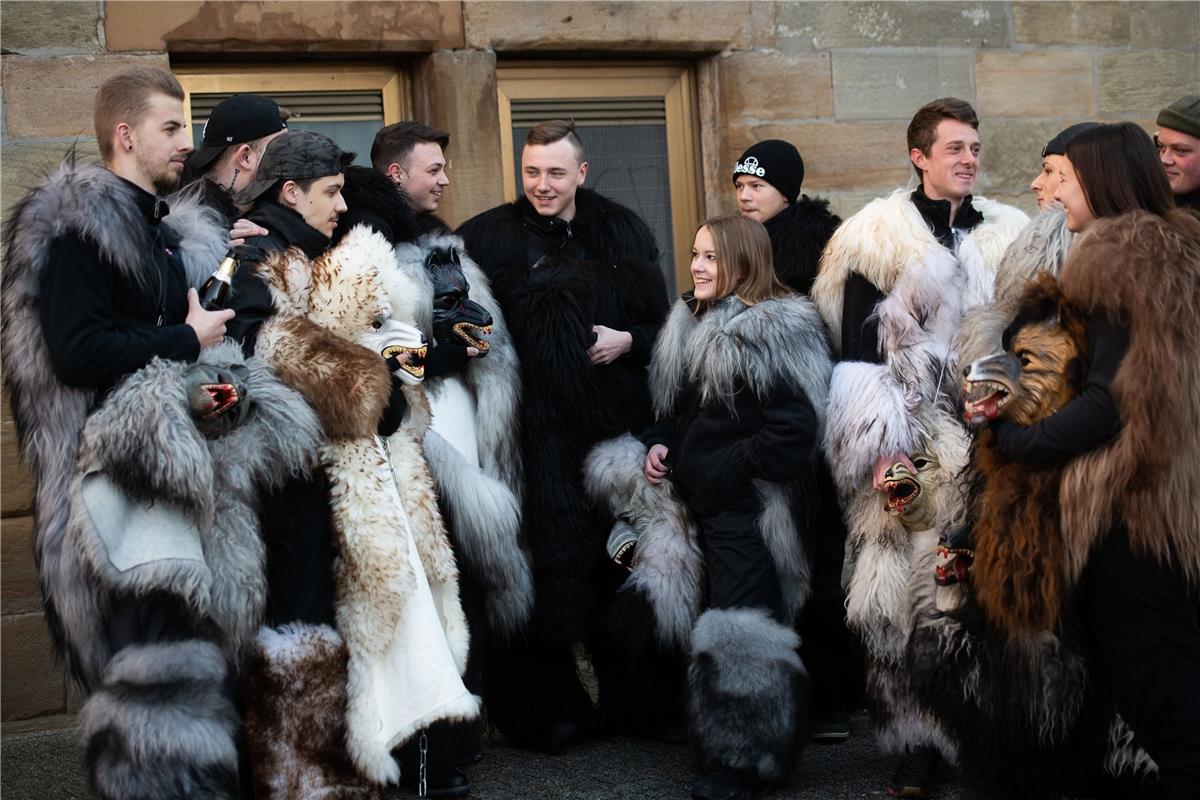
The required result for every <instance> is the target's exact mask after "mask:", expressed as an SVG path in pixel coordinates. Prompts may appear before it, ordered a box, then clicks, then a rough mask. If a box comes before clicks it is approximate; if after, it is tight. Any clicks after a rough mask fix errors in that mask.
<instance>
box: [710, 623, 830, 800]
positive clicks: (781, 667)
mask: <svg viewBox="0 0 1200 800" xmlns="http://www.w3.org/2000/svg"><path fill="white" fill-rule="evenodd" d="M799 647H800V637H799V636H797V635H796V633H795V631H793V630H791V629H789V628H787V627H784V626H783V625H780V624H779V623H778V622H776V621H774V620H773V619H771V617H770V616H769V615H768V614H767V613H766V612H764V611H761V610H758V609H744V608H739V609H711V610H709V611H706V612H705V613H704V614H703V615H702V616H701V617H700V620H699V621H698V622H697V623H696V629H695V631H694V632H693V634H692V660H691V665H690V666H689V667H688V686H689V689H690V692H689V699H688V718H689V723H688V727H689V731H688V733H689V739H690V741H691V744H692V749H693V751H694V752H695V755H696V759H697V761H698V763H699V766H700V769H701V770H702V771H705V772H707V771H709V770H713V769H717V768H721V767H724V768H727V769H733V770H738V771H741V772H747V773H750V774H752V775H753V776H754V778H755V779H756V780H757V781H758V782H759V783H761V784H773V783H778V782H780V781H782V780H783V779H784V778H785V777H786V776H787V774H788V773H789V772H790V771H791V769H792V767H793V766H794V765H795V763H796V759H797V758H798V757H799V752H800V748H801V746H802V744H803V736H804V730H803V724H802V722H803V720H805V719H807V717H808V714H807V709H806V706H807V702H808V688H809V687H808V673H807V672H806V671H805V669H804V664H803V663H802V662H801V661H800V655H799V653H798V649H799Z"/></svg>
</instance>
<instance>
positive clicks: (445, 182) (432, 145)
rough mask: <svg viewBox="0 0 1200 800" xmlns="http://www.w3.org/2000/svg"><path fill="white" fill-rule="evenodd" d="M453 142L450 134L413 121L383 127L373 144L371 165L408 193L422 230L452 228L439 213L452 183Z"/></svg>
mask: <svg viewBox="0 0 1200 800" xmlns="http://www.w3.org/2000/svg"><path fill="white" fill-rule="evenodd" d="M449 144H450V134H448V133H446V132H445V131H439V130H437V129H436V128H431V127H429V126H428V125H424V124H422V123H420V122H412V121H405V122H397V123H394V124H392V125H388V126H386V127H384V128H380V129H379V132H378V133H376V134H375V141H374V142H373V143H372V144H371V166H373V167H374V168H375V171H376V172H379V173H381V174H383V175H386V176H387V177H388V180H390V181H391V182H392V184H393V185H394V186H396V187H397V188H398V189H400V190H401V191H402V192H403V193H404V199H405V200H406V201H407V203H408V207H409V208H410V209H411V210H412V212H413V214H415V215H416V218H417V225H418V227H419V229H420V231H421V233H428V232H430V231H438V232H447V231H449V228H448V227H447V226H446V223H444V222H442V220H441V219H439V218H438V216H437V210H438V205H439V204H440V203H441V202H442V195H443V194H444V193H445V191H446V187H447V186H449V185H450V176H449V174H447V169H448V168H449V166H450V164H449V160H448V159H447V158H446V147H447V146H449Z"/></svg>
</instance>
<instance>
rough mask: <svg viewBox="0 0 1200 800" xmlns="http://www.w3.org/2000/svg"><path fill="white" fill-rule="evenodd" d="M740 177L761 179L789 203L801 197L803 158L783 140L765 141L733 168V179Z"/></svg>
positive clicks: (754, 146)
mask: <svg viewBox="0 0 1200 800" xmlns="http://www.w3.org/2000/svg"><path fill="white" fill-rule="evenodd" d="M739 175H752V176H754V177H757V178H761V179H763V180H764V181H766V182H767V183H769V184H771V185H772V186H774V187H775V188H776V189H778V190H779V193H780V194H782V195H783V196H784V197H785V198H786V199H787V201H788V202H789V203H794V202H796V198H797V197H799V196H800V184H801V183H803V182H804V159H802V158H800V151H799V150H797V149H796V146H795V145H793V144H791V143H790V142H785V141H783V140H782V139H765V140H763V141H761V142H759V143H758V144H755V145H751V147H750V148H749V149H748V150H747V151H746V152H744V153H742V157H741V158H739V159H738V160H737V163H736V164H734V165H733V180H734V181H735V182H736V181H737V179H738V176H739Z"/></svg>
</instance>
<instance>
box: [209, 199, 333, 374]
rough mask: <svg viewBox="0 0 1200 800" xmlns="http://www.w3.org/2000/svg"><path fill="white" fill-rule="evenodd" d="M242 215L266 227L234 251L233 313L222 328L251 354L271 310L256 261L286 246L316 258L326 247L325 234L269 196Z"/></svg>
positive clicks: (269, 296)
mask: <svg viewBox="0 0 1200 800" xmlns="http://www.w3.org/2000/svg"><path fill="white" fill-rule="evenodd" d="M246 219H248V220H250V221H251V222H253V223H255V224H257V225H261V226H262V227H264V228H266V229H267V234H266V235H265V236H254V237H251V238H249V239H247V240H246V243H245V244H243V245H242V246H241V247H239V248H238V249H237V251H236V253H235V255H237V258H238V271H237V273H236V274H235V275H234V276H233V291H232V292H231V294H230V300H229V308H232V309H233V310H234V311H235V312H236V316H235V317H234V318H233V319H231V320H230V321H229V323H228V324H227V325H226V326H225V332H226V335H227V336H229V337H230V338H231V339H234V340H236V341H238V342H241V344H242V350H243V351H245V353H246V355H247V356H251V355H254V343H255V340H256V339H257V338H258V329H259V328H260V327H262V324H263V322H265V321H266V320H267V319H268V318H269V317H271V316H273V315H274V314H275V305H274V302H273V301H272V300H271V292H270V290H269V289H268V288H267V284H266V281H264V280H263V279H262V278H261V277H260V276H259V275H258V271H257V266H256V265H258V264H260V263H262V262H263V261H265V260H266V258H267V256H269V255H270V254H271V253H276V252H281V251H284V250H287V249H288V248H289V247H298V248H300V250H302V251H304V255H306V256H308V257H309V258H310V259H312V258H316V257H317V256H319V255H321V253H324V252H325V250H326V249H327V248H328V247H329V237H328V236H326V235H325V234H323V233H321V232H320V231H319V230H317V229H316V228H313V227H312V226H310V225H309V224H308V223H307V222H305V221H304V217H302V216H300V214H298V213H297V212H295V211H293V210H291V209H290V208H285V207H284V206H281V205H279V204H278V203H275V202H273V201H271V200H260V201H259V202H258V204H257V205H256V206H255V207H254V208H253V209H252V210H251V211H250V213H249V214H247V215H246Z"/></svg>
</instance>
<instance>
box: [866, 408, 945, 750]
mask: <svg viewBox="0 0 1200 800" xmlns="http://www.w3.org/2000/svg"><path fill="white" fill-rule="evenodd" d="M921 425H922V429H923V430H926V431H928V434H927V438H926V439H925V440H924V441H923V443H922V445H921V447H920V448H919V449H917V450H913V451H910V455H911V457H912V458H913V459H917V458H918V457H920V456H924V457H925V458H927V459H928V460H929V462H930V464H932V465H933V466H932V467H931V473H930V474H929V475H927V476H923V477H922V481H921V482H922V484H923V486H925V489H924V490H923V495H922V501H923V502H925V503H929V504H931V506H932V508H931V510H930V512H929V513H928V515H927V519H928V520H929V526H928V527H927V528H925V529H923V530H908V529H907V528H905V526H904V525H902V524H901V523H900V521H899V519H898V518H896V517H892V516H890V515H888V513H887V512H886V511H885V510H884V501H883V497H884V496H883V495H882V494H881V493H879V492H875V491H873V490H872V489H871V487H870V486H869V485H867V486H863V487H859V488H858V489H857V490H856V491H855V492H854V493H853V494H851V495H850V496H849V497H848V502H847V503H846V519H847V527H848V528H849V529H850V531H851V535H850V539H849V541H848V542H847V549H848V551H849V555H850V558H849V559H848V561H849V562H850V564H851V566H850V567H849V570H850V579H849V584H848V586H847V589H846V621H847V624H848V625H849V626H850V627H851V629H852V630H854V632H855V633H856V634H858V636H859V637H860V639H861V640H862V641H863V643H864V644H865V646H866V650H867V657H868V668H867V693H868V700H869V702H870V705H871V712H872V714H871V716H872V723H873V725H874V728H875V736H876V740H877V741H878V742H879V746H880V748H881V749H882V750H883V751H884V752H886V753H903V752H905V751H906V750H911V749H913V748H916V747H921V746H925V745H929V746H933V747H936V748H937V749H938V750H939V751H940V752H941V753H942V754H943V755H944V756H945V757H946V758H947V759H948V760H953V759H954V756H955V744H954V743H953V741H952V740H951V738H950V737H948V736H947V735H946V733H945V732H944V731H943V729H942V728H941V726H939V725H938V724H937V723H936V721H935V720H934V719H933V717H931V716H930V715H929V714H928V713H927V712H926V711H925V710H924V709H923V708H922V707H921V706H920V704H919V703H918V702H917V700H916V697H915V696H914V694H913V692H912V689H911V687H910V686H909V676H908V671H907V668H906V667H905V663H904V656H905V648H906V646H907V643H908V639H909V635H910V634H911V632H912V621H911V607H912V604H913V602H914V597H915V596H917V595H918V594H919V593H921V592H922V591H926V590H930V591H931V590H932V586H933V578H934V575H933V569H932V566H931V563H932V556H933V555H934V553H935V552H936V550H937V544H938V538H939V536H940V535H941V534H942V532H944V531H945V530H947V529H948V528H949V527H950V526H951V525H953V524H954V523H955V522H957V521H959V520H960V519H961V517H962V514H963V504H964V500H965V496H964V495H963V493H962V492H961V490H960V488H959V486H958V484H957V481H956V477H957V475H958V474H959V472H960V471H961V470H962V469H963V468H964V467H965V466H966V464H967V458H968V442H967V436H966V432H965V431H964V430H963V428H962V427H961V426H960V425H959V424H958V422H957V420H956V419H955V417H954V416H953V412H952V410H951V409H950V408H949V407H948V406H947V405H946V404H944V403H943V404H940V405H938V406H935V407H934V409H933V412H932V413H931V414H926V415H922V419H921Z"/></svg>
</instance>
